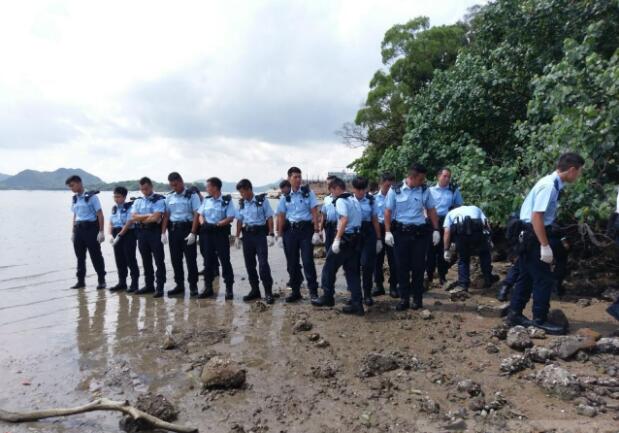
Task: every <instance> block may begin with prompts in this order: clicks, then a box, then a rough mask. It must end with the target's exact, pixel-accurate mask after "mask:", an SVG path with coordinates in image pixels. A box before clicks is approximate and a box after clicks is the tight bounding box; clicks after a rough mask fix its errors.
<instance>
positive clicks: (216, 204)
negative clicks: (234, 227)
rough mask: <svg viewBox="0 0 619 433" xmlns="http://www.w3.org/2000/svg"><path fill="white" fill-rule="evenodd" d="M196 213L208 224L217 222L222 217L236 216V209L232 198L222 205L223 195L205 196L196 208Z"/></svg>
mask: <svg viewBox="0 0 619 433" xmlns="http://www.w3.org/2000/svg"><path fill="white" fill-rule="evenodd" d="M198 213H199V214H200V215H202V216H203V217H204V220H205V221H206V222H207V223H209V224H217V223H218V222H219V221H221V220H223V219H226V218H235V217H236V210H235V208H234V204H233V203H232V200H230V201H229V202H228V204H227V205H226V206H224V201H223V195H220V196H219V197H218V198H215V197H210V196H209V197H205V198H204V201H203V202H202V204H201V205H200V208H199V209H198Z"/></svg>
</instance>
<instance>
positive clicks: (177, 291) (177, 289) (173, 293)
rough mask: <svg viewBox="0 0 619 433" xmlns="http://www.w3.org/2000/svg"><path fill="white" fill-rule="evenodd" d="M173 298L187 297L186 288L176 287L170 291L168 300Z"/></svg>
mask: <svg viewBox="0 0 619 433" xmlns="http://www.w3.org/2000/svg"><path fill="white" fill-rule="evenodd" d="M173 296H181V297H183V296H185V286H176V287H174V288H173V289H172V290H168V298H171V297H173Z"/></svg>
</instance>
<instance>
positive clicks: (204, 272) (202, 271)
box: [198, 269, 206, 277]
mask: <svg viewBox="0 0 619 433" xmlns="http://www.w3.org/2000/svg"><path fill="white" fill-rule="evenodd" d="M205 274H206V269H202V270H201V271H200V272H198V275H200V276H202V277H203V276H204V275H205Z"/></svg>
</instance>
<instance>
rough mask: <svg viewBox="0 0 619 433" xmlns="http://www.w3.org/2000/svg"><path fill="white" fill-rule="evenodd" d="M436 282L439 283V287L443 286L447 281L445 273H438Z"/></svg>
mask: <svg viewBox="0 0 619 433" xmlns="http://www.w3.org/2000/svg"><path fill="white" fill-rule="evenodd" d="M438 282H439V284H440V285H441V287H442V286H444V285H445V283H447V278H445V275H439V276H438Z"/></svg>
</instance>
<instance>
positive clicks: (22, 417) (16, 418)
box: [0, 398, 198, 433]
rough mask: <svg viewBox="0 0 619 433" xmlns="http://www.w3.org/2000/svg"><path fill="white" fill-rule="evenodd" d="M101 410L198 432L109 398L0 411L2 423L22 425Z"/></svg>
mask: <svg viewBox="0 0 619 433" xmlns="http://www.w3.org/2000/svg"><path fill="white" fill-rule="evenodd" d="M100 410H111V411H117V412H122V413H124V414H125V415H129V416H130V417H132V418H133V419H134V420H136V421H137V420H143V421H146V422H147V423H148V424H150V425H152V426H153V427H154V428H159V429H163V430H168V431H173V432H179V433H196V432H197V431H198V429H197V428H195V427H186V426H182V425H178V424H172V423H169V422H167V421H163V420H161V419H159V418H157V417H155V416H152V415H149V414H147V413H146V412H142V411H141V410H139V409H136V408H135V407H133V406H131V405H130V404H129V402H128V401H114V400H110V399H107V398H100V399H97V400H95V401H93V402H91V403H88V404H86V405H84V406H78V407H72V408H59V409H48V410H38V411H34V412H22V413H19V412H7V411H5V410H2V409H0V421H5V422H10V423H20V422H28V421H38V420H40V419H44V418H55V417H59V416H69V415H76V414H79V413H85V412H94V411H100Z"/></svg>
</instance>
